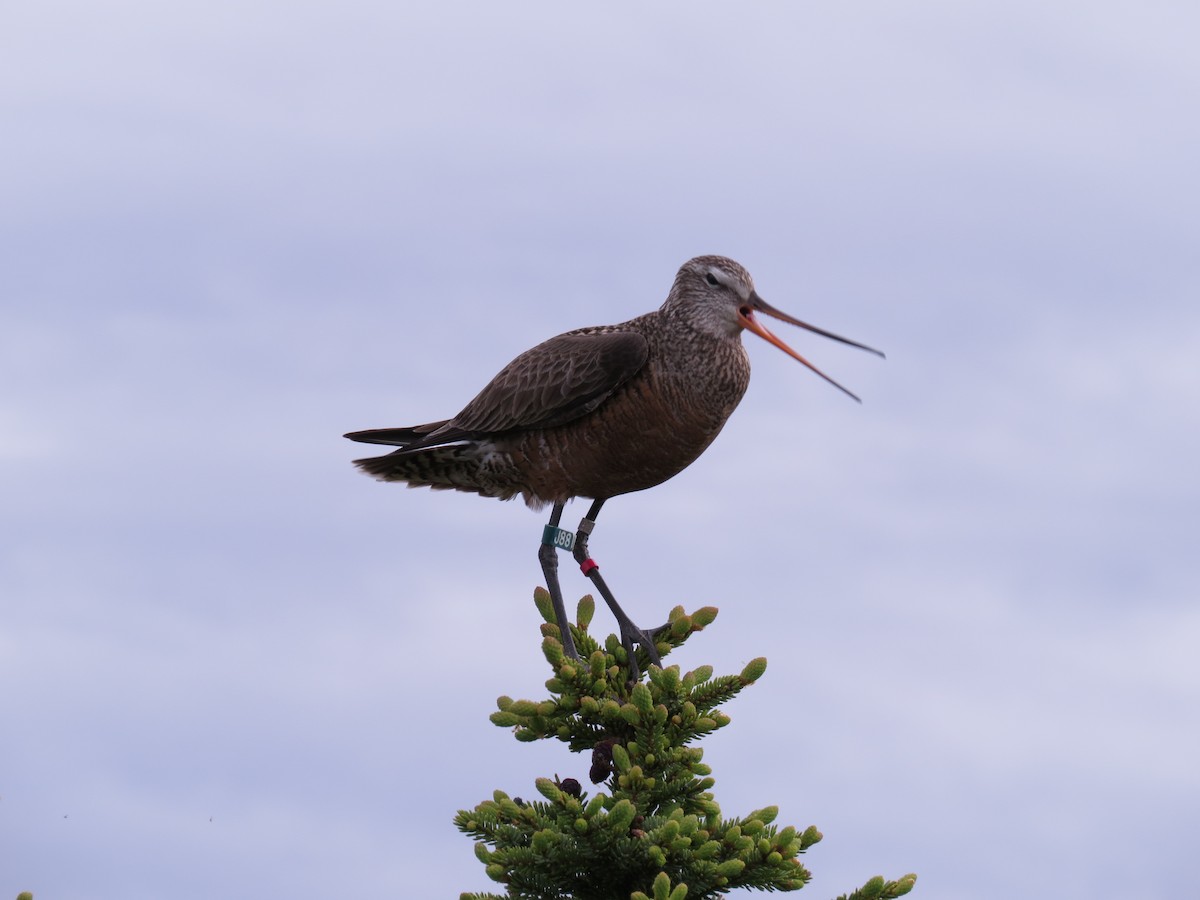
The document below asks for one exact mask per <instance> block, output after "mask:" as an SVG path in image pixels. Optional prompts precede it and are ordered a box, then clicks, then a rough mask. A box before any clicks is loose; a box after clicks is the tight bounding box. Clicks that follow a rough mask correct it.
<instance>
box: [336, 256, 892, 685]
mask: <svg viewBox="0 0 1200 900" xmlns="http://www.w3.org/2000/svg"><path fill="white" fill-rule="evenodd" d="M759 314H762V315H767V316H772V317H774V318H776V319H780V320H781V321H784V322H788V323H789V324H792V325H797V326H799V327H800V328H805V329H807V330H809V331H812V332H815V333H817V334H820V335H822V336H824V337H827V338H832V339H833V340H835V341H840V342H842V343H843V344H849V345H850V346H852V347H858V348H859V349H862V350H866V351H868V352H870V353H874V354H876V355H878V356H883V354H882V353H880V352H879V351H878V350H875V349H872V348H871V347H868V346H866V345H864V344H859V343H857V342H856V341H851V340H848V339H847V338H843V337H839V336H838V335H836V334H832V333H830V332H828V331H825V330H823V329H820V328H817V327H815V326H813V325H809V324H807V323H805V322H801V321H800V320H799V319H795V318H793V317H792V316H789V315H788V314H787V313H784V312H781V311H780V310H778V309H776V308H775V307H773V306H771V305H769V304H768V303H767V302H766V301H765V300H763V299H762V297H760V296H759V295H758V293H757V292H756V291H755V289H754V281H753V279H751V277H750V273H749V272H747V271H746V270H745V269H744V268H743V267H742V266H740V265H739V264H738V263H736V262H734V261H733V260H731V259H726V258H725V257H723V256H698V257H696V258H695V259H692V260H689V261H688V262H686V263H684V264H683V266H682V267H681V268H680V269H679V273H678V274H677V275H676V276H675V283H674V284H673V285H672V287H671V291H670V293H669V294H668V295H667V299H666V301H665V302H664V303H663V305H662V307H661V308H659V309H658V310H657V311H656V312H651V313H647V314H646V315H644V316H638V317H637V318H636V319H630V320H629V321H628V322H623V323H621V324H619V325H597V326H592V327H590V328H579V329H576V330H575V331H568V332H566V333H565V334H560V335H559V336H558V337H553V338H550V340H548V341H545V342H543V343H541V344H538V345H537V346H536V347H534V348H533V349H531V350H526V351H525V352H524V353H522V354H521V355H520V356H518V357H517V358H516V359H514V360H513V361H512V362H510V363H509V364H508V365H507V366H505V367H504V368H503V369H501V370H500V373H499V374H498V375H497V376H496V377H495V378H493V379H492V380H491V382H489V383H488V385H487V386H486V387H485V388H484V389H483V390H482V391H480V392H479V394H478V395H477V396H476V397H475V399H474V400H472V401H471V402H470V403H468V404H467V405H466V406H465V407H464V408H463V410H462V412H460V413H459V414H458V415H456V416H454V418H452V419H444V420H442V421H440V422H430V423H429V424H427V425H414V426H411V427H408V428H376V429H370V430H367V431H353V432H350V433H349V434H347V435H346V437H348V438H350V439H351V440H355V441H363V442H365V443H369V444H387V445H392V446H396V447H399V449H398V450H395V451H393V452H391V453H389V454H387V455H386V456H376V457H371V458H369V459H358V460H355V461H354V464H355V465H356V466H358V467H359V468H360V469H362V470H363V471H364V472H366V473H368V474H370V475H373V476H374V477H375V478H377V479H379V480H380V481H399V482H404V483H406V484H408V486H409V487H430V488H433V489H435V490H439V489H442V490H444V489H450V490H458V491H468V492H471V493H475V494H480V495H481V496H484V497H497V498H499V499H501V500H510V499H512V498H513V497H516V496H518V495H520V496H521V497H522V498H524V500H525V503H526V504H527V505H528V506H530V507H531V508H533V509H535V510H536V509H541V508H543V507H545V506H546V505H547V504H549V505H551V507H552V509H551V513H550V521H549V523H548V524H547V525H546V527H545V529H544V530H543V535H542V544H541V547H540V548H539V550H538V559H539V561H540V562H541V565H542V572H543V573H544V574H545V576H546V587H547V589H548V590H549V592H550V597H551V600H552V601H553V604H554V612H555V615H556V616H557V618H558V625H559V629H560V631H561V633H562V643H563V650H564V652H565V653H566V654H567V655H568V656H571V657H574V658H578V652H577V651H576V649H575V642H574V640H573V638H572V636H571V629H570V626H569V625H568V621H567V615H566V609H565V606H564V604H563V597H562V590H561V588H560V587H559V583H558V556H557V550H558V549H563V550H571V551H572V553H573V555H574V558H575V561H576V562H578V563H579V567H580V569H581V570H582V571H583V574H585V575H586V576H588V577H589V578H590V579H591V580H592V582H593V583H594V584H595V586H596V588H597V589H598V590H599V592H600V594H601V596H602V597H603V598H604V600H605V602H606V603H607V604H608V607H609V609H611V610H612V613H613V615H614V616H615V617H616V619H617V622H618V623H619V624H620V629H621V641H622V643H623V645H624V647H625V649H626V652H627V653H628V656H629V662H630V666H631V668H633V667H636V665H637V663H636V656H635V645H637V646H640V647H641V648H642V649H643V650H644V651H645V652H646V655H647V657H648V659H649V660H650V661H651V662H652V663H655V664H659V663H660V660H659V655H658V651H657V648H656V647H655V643H654V637H655V635H656V634H657V633H658V631H659V629H649V630H643V629H641V628H639V627H638V626H637V625H635V624H634V623H633V621H632V620H631V619H630V618H629V616H627V615H626V614H625V612H624V610H622V609H621V607H620V605H619V604H618V603H617V601H616V599H615V598H614V597H613V594H612V591H611V590H609V588H608V585H607V584H606V583H605V581H604V579H603V578H601V576H600V570H599V567H598V566H597V564H596V562H595V561H594V560H593V559H592V558H591V557H590V556H589V555H588V548H587V542H588V536H589V535H590V534H591V532H592V529H593V528H594V527H595V523H596V517H597V515H598V514H599V512H600V508H601V507H602V506H603V505H604V503H605V502H606V501H607V500H609V499H611V498H612V497H616V496H618V495H619V494H628V493H632V492H633V491H643V490H645V489H646V488H651V487H654V486H655V485H657V484H661V483H662V482H664V481H666V480H667V479H668V478H671V477H672V476H674V475H677V474H679V472H681V471H683V469H685V468H687V466H689V465H690V464H691V463H692V462H693V461H694V460H695V459H696V458H697V457H698V456H699V455H700V454H701V453H703V452H704V450H705V448H707V447H708V445H709V444H711V443H712V441H713V439H714V438H715V437H716V436H717V435H718V434H719V433H720V431H721V429H722V428H723V427H724V425H725V422H726V420H727V419H728V418H729V416H730V414H731V413H732V412H733V410H734V408H735V407H736V406H737V405H738V402H739V401H740V400H741V399H742V395H743V394H744V393H745V392H746V387H747V385H748V384H749V383H750V359H749V356H748V355H747V353H746V349H745V347H743V346H742V340H741V334H742V331H744V330H747V331H751V332H753V333H754V334H757V335H758V336H759V337H761V338H764V339H765V340H767V341H768V342H770V343H772V344H774V345H775V346H776V347H778V348H779V349H780V350H782V351H784V352H785V353H787V354H788V355H789V356H792V357H794V358H795V359H797V360H799V361H800V362H801V363H803V364H804V365H805V366H807V367H808V368H810V369H812V371H814V372H816V373H817V374H818V375H820V376H821V377H822V378H824V379H825V380H826V381H828V382H829V383H830V384H832V385H834V387H836V388H838V389H839V390H841V391H843V392H844V393H846V394H848V395H849V396H850V397H852V398H854V399H855V400H858V397H856V396H855V395H854V394H852V393H850V391H848V390H846V388H844V387H842V386H841V385H840V384H838V383H837V382H836V381H834V380H833V379H832V378H830V377H829V376H828V375H826V374H825V373H824V372H822V371H821V370H820V369H818V368H817V367H816V366H814V365H813V364H812V363H810V362H809V361H808V360H807V359H805V358H804V357H803V356H801V355H800V354H799V353H797V352H796V351H795V350H793V349H792V348H791V347H789V346H788V345H787V344H785V343H784V342H783V341H782V340H780V339H779V338H778V337H776V336H775V335H774V334H772V333H771V332H770V331H768V330H767V328H766V326H764V325H763V324H762V322H761V321H759ZM575 497H583V498H587V499H590V500H592V505H591V507H590V508H589V509H588V512H587V514H586V515H585V516H584V517H583V519H582V521H581V522H580V523H579V529H578V531H577V532H575V533H572V532H569V531H566V530H565V529H562V528H560V527H559V522H560V520H561V518H562V514H563V507H564V506H565V504H566V502H567V501H568V500H571V499H573V498H575Z"/></svg>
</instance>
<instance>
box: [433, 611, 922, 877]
mask: <svg viewBox="0 0 1200 900" xmlns="http://www.w3.org/2000/svg"><path fill="white" fill-rule="evenodd" d="M534 601H535V603H536V604H537V606H538V609H539V610H540V611H541V613H542V617H543V618H544V619H545V620H546V622H545V624H544V625H543V626H542V635H543V639H542V653H543V655H544V656H545V658H546V661H547V662H548V663H549V664H550V667H551V671H552V675H551V677H550V679H548V680H547V681H546V688H547V690H549V692H550V694H551V696H550V697H549V698H548V699H546V700H541V701H533V700H513V699H512V698H511V697H500V698H499V699H498V700H497V701H496V705H497V707H498V709H497V711H496V712H494V713H492V715H491V721H492V722H493V723H494V724H495V725H498V726H500V727H502V728H510V729H512V731H513V734H514V736H515V737H516V738H517V740H519V741H535V740H542V739H546V738H555V739H557V740H560V741H562V742H564V743H566V744H567V746H568V747H569V748H570V750H572V751H573V752H576V753H582V752H589V753H590V762H591V771H590V773H589V776H590V778H591V781H592V783H593V784H598V785H600V786H601V789H600V790H598V791H597V793H596V794H595V795H594V796H590V795H589V794H588V792H586V791H585V790H583V788H582V786H581V785H580V783H579V781H577V780H576V779H574V778H566V779H562V780H559V779H558V778H557V776H556V777H555V778H553V779H551V778H539V779H537V781H536V787H537V791H538V794H539V795H540V799H535V800H530V801H526V800H522V799H521V798H519V797H509V796H508V794H506V793H504V792H503V791H496V792H495V793H494V794H493V796H492V799H491V800H485V801H484V802H483V803H480V804H479V805H478V806H476V807H475V809H473V810H461V811H460V812H459V813H458V815H457V816H455V819H454V822H455V825H456V826H457V827H458V828H459V830H461V831H462V832H464V833H465V834H467V835H469V836H471V837H473V838H475V839H476V842H477V843H476V844H475V855H476V857H478V859H479V860H480V862H482V863H483V864H484V866H485V867H486V872H487V875H488V877H489V878H491V879H492V880H494V881H496V882H499V883H500V884H503V885H505V893H504V894H481V893H467V894H462V895H461V896H462V900H504V898H509V900H511V898H526V900H565V898H573V900H625V898H632V900H684V898H685V897H686V898H691V900H709V898H718V897H723V896H725V895H726V894H727V893H728V892H729V891H731V890H734V889H736V888H752V889H758V890H766V891H793V890H798V889H799V888H801V887H803V886H804V885H805V884H806V883H807V882H808V881H809V880H810V878H811V877H812V876H811V874H810V873H809V871H808V870H807V869H806V868H805V867H804V866H803V865H801V863H800V861H799V856H800V855H801V854H803V853H804V852H805V851H806V850H808V848H809V847H811V846H812V845H813V844H815V843H817V842H818V841H819V840H821V833H820V832H819V831H818V830H817V829H816V828H815V827H813V826H809V827H808V828H806V829H805V830H804V831H798V830H797V829H796V828H793V827H791V826H786V827H783V828H780V827H778V826H777V825H775V824H774V821H775V818H776V816H777V815H778V809H777V808H776V807H774V806H767V807H764V808H762V809H759V810H756V811H754V812H752V813H750V814H749V815H747V816H742V817H735V818H722V816H721V809H720V807H719V806H718V804H717V802H716V800H714V799H713V795H712V792H711V790H710V789H711V788H712V787H713V784H714V780H713V778H712V777H711V769H710V768H709V767H708V766H707V765H705V764H704V763H703V762H702V759H703V755H704V752H703V750H701V749H700V748H699V747H694V746H691V744H693V743H695V742H697V741H699V740H700V738H702V737H703V736H704V735H707V734H710V733H712V732H714V731H717V730H718V729H720V728H724V727H725V726H726V725H728V724H729V722H730V719H729V717H728V716H727V715H725V714H724V713H723V712H722V711H721V710H720V709H719V707H720V706H721V705H722V704H724V703H726V702H728V701H729V700H732V699H733V698H734V697H736V696H737V694H738V693H740V692H741V691H742V690H743V689H744V688H746V687H748V686H749V685H751V684H753V683H754V682H755V681H757V680H758V679H759V678H760V677H761V676H762V674H763V673H764V672H765V671H766V667H767V661H766V660H765V659H762V658H759V659H755V660H752V661H751V662H750V663H749V664H747V665H746V667H745V668H744V669H743V670H742V671H741V673H739V674H737V675H723V676H719V677H716V678H714V677H713V673H712V667H711V666H700V667H699V668H696V669H693V670H691V671H689V672H687V673H682V672H681V671H680V667H679V666H677V665H673V666H667V667H666V668H659V667H657V666H649V667H648V670H647V663H648V660H646V659H643V658H642V653H641V651H638V655H639V658H638V660H637V668H636V670H635V674H633V675H632V676H631V672H630V666H629V659H628V657H627V656H626V652H625V649H624V647H622V646H621V642H620V640H619V639H618V638H617V636H616V635H609V636H608V638H607V639H606V640H605V641H604V643H603V645H601V644H600V643H598V642H597V641H596V640H595V639H593V638H592V637H591V636H590V635H589V634H588V630H587V629H588V625H589V624H590V622H591V618H592V613H593V611H594V609H595V604H594V602H593V601H592V598H591V597H585V598H583V600H581V601H580V603H579V608H578V613H577V616H576V622H575V623H574V624H573V625H572V626H571V631H572V636H573V637H574V639H575V646H576V648H577V649H578V651H579V653H580V656H581V657H582V659H579V660H576V659H571V658H569V657H567V656H566V655H565V654H564V653H563V647H562V643H561V642H560V640H559V636H560V634H559V629H558V625H557V623H556V622H555V619H554V610H553V605H552V604H551V603H550V597H549V594H547V593H546V592H545V591H543V590H541V589H539V590H538V591H537V592H535V595H534ZM716 615H717V610H716V609H715V608H714V607H703V608H701V609H699V610H697V611H696V612H694V613H692V614H691V615H688V614H687V613H685V612H684V610H683V608H682V607H676V608H675V609H673V610H672V611H671V614H670V617H669V621H668V625H667V627H666V628H664V629H662V630H661V631H660V632H659V633H658V634H657V636H656V643H657V647H658V652H659V654H660V656H662V657H666V656H667V655H668V654H670V653H671V652H672V651H674V650H676V649H678V648H679V647H681V646H683V644H684V643H686V641H687V640H688V639H689V638H690V637H691V636H692V635H693V634H695V633H696V632H699V631H702V630H703V629H704V628H705V627H706V626H707V625H709V624H711V623H712V622H713V620H714V619H715V618H716ZM636 672H646V676H645V679H644V680H643V679H642V678H641V677H640V676H639V675H637V674H636ZM915 880H916V876H915V875H906V876H905V877H904V878H902V879H900V880H899V881H884V880H883V879H882V878H874V879H872V880H871V881H869V882H867V884H866V885H864V886H863V887H862V888H860V889H859V890H857V891H854V892H853V893H851V894H849V895H843V897H841V898H838V900H890V898H893V897H899V896H901V895H903V894H906V893H908V891H910V890H911V889H912V887H913V883H914V882H915Z"/></svg>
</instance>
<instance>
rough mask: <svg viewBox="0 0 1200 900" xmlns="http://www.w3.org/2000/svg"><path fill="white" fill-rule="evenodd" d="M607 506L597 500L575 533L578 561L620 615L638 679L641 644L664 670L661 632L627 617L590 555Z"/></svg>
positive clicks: (630, 664)
mask: <svg viewBox="0 0 1200 900" xmlns="http://www.w3.org/2000/svg"><path fill="white" fill-rule="evenodd" d="M603 505H604V501H603V500H596V501H595V502H594V503H592V506H591V508H590V509H589V510H588V511H587V515H586V516H584V517H583V521H581V522H580V523H579V531H578V532H576V534H575V550H574V554H575V561H576V562H577V563H579V568H580V570H581V571H582V572H583V574H584V575H586V576H587V577H588V578H590V579H592V584H594V585H595V586H596V590H598V591H599V592H600V596H601V597H603V598H604V602H605V603H607V604H608V608H609V609H611V610H612V614H613V615H614V616H616V619H617V622H618V624H619V625H620V626H621V643H622V644H623V645H624V647H625V652H626V653H627V654H628V655H629V670H630V672H631V673H632V675H633V677H634V678H637V676H638V672H637V656H636V655H635V653H634V645H635V644H637V645H640V646H641V648H642V649H643V650H645V651H646V655H647V656H649V657H650V662H652V663H654V665H656V666H658V667H660V668H661V667H662V660H661V659H660V658H659V656H658V648H657V647H655V646H654V637H655V635H656V634H658V632H659V629H657V628H656V629H654V630H652V631H648V632H647V631H642V629H640V628H638V627H637V626H636V625H634V624H633V620H632V619H630V618H629V616H627V615H626V614H625V610H623V609H621V607H620V605H619V604H618V603H617V600H616V598H615V597H614V596H613V595H612V591H610V590H609V589H608V585H607V584H605V583H604V579H603V578H601V577H600V567H599V566H598V565H596V561H595V560H594V559H592V558H591V557H590V556H588V549H587V542H588V535H590V534H591V533H592V529H593V528H595V527H596V516H598V515H599V514H600V507H601V506H603Z"/></svg>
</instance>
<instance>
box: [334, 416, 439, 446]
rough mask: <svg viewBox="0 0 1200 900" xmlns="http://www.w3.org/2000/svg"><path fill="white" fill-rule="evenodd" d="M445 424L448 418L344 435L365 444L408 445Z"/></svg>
mask: <svg viewBox="0 0 1200 900" xmlns="http://www.w3.org/2000/svg"><path fill="white" fill-rule="evenodd" d="M445 424H446V420H445V419H443V420H442V421H440V422H430V423H429V424H428V425H413V426H412V427H410V428H368V429H367V430H366V431H351V432H350V433H349V434H346V435H343V437H348V438H350V440H352V441H361V442H362V443H364V444H391V445H392V446H395V447H407V446H408V445H409V444H412V443H414V442H416V441H419V440H422V439H423V438H425V437H427V436H428V435H429V434H430V433H432V432H434V431H437V430H438V429H439V428H441V427H442V426H443V425H445Z"/></svg>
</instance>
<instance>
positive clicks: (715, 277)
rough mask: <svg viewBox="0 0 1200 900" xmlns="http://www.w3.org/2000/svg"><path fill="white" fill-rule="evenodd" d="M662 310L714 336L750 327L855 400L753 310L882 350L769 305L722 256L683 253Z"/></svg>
mask: <svg viewBox="0 0 1200 900" xmlns="http://www.w3.org/2000/svg"><path fill="white" fill-rule="evenodd" d="M663 310H664V312H667V313H669V314H673V315H679V316H682V317H683V318H685V319H687V321H688V322H689V323H690V324H691V325H692V326H693V327H694V328H696V329H697V330H699V331H703V332H705V333H708V334H711V335H713V336H714V337H719V338H725V339H729V338H736V337H738V336H739V335H740V334H741V332H742V330H743V329H745V330H748V331H752V332H754V333H755V334H757V335H758V336H759V337H760V338H762V339H763V340H765V341H767V342H769V343H771V344H774V345H775V346H776V347H778V348H779V349H780V350H782V351H783V352H784V353H786V354H788V355H789V356H791V357H793V358H794V359H797V360H799V361H800V362H802V363H803V364H804V365H806V366H808V368H810V369H812V370H813V371H814V372H816V373H817V374H818V375H820V376H821V377H822V378H824V379H825V380H826V381H828V382H829V383H830V384H832V385H833V386H834V387H836V388H837V389H838V390H840V391H842V392H843V393H845V394H848V395H849V396H851V397H853V398H854V399H855V400H858V397H857V396H856V395H854V394H852V393H850V391H848V390H846V389H845V388H844V387H842V386H841V385H840V384H838V383H837V382H836V381H834V380H833V379H832V378H830V377H829V376H828V375H826V374H825V373H824V372H822V371H821V370H820V369H818V368H817V367H816V366H814V365H813V364H812V363H810V362H809V361H808V360H807V359H805V358H804V357H803V356H801V355H800V354H799V353H797V352H796V351H795V350H793V349H792V348H791V347H789V346H788V345H787V344H785V343H784V342H783V341H781V340H780V339H779V338H778V337H776V336H775V335H774V334H772V333H771V332H770V331H769V330H768V329H767V327H766V326H765V325H763V324H762V322H761V321H760V320H759V316H758V314H760V313H761V314H762V315H765V316H771V317H773V318H776V319H779V320H781V321H783V322H788V323H790V324H792V325H796V326H799V327H800V328H804V329H807V330H808V331H811V332H814V333H815V334H819V335H821V336H823V337H827V338H831V339H832V340H835V341H840V342H841V343H843V344H849V345H850V346H851V347H858V348H859V349H860V350H866V351H867V352H869V353H874V354H875V355H876V356H883V354H882V353H881V352H879V351H878V350H875V349H873V348H871V347H868V346H866V345H865V344H860V343H858V342H857V341H852V340H849V339H848V338H844V337H839V336H838V335H836V334H833V333H832V332H829V331H825V330H824V329H822V328H817V327H816V326H815V325H809V324H808V323H807V322H801V321H800V320H799V319H796V318H793V317H792V316H789V315H788V314H787V313H785V312H782V311H781V310H778V309H776V308H775V307H773V306H771V305H770V304H769V303H767V301H765V300H763V298H762V297H760V296H758V292H757V291H756V290H755V289H754V279H753V278H751V277H750V273H749V272H747V271H746V269H745V268H744V267H743V266H741V265H740V264H739V263H736V262H734V261H733V260H732V259H728V258H726V257H724V256H697V257H696V258H695V259H689V260H688V261H687V262H685V263H684V264H683V265H682V266H681V267H680V269H679V274H677V275H676V276H675V284H674V285H672V287H671V293H670V294H669V295H668V297H667V301H666V303H664V304H663Z"/></svg>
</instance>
